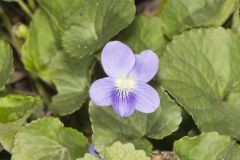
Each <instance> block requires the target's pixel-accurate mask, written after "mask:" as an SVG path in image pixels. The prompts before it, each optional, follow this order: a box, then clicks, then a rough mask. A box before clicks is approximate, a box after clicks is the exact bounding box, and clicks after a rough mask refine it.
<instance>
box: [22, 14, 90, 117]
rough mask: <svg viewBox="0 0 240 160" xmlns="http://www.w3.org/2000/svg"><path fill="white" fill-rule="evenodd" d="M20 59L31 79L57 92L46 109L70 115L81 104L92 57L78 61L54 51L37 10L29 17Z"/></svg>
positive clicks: (51, 37)
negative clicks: (45, 84) (28, 26)
mask: <svg viewBox="0 0 240 160" xmlns="http://www.w3.org/2000/svg"><path fill="white" fill-rule="evenodd" d="M22 60H23V63H24V65H25V67H26V68H27V70H28V71H29V72H30V73H31V74H32V76H38V77H40V78H41V79H43V80H45V81H46V82H48V83H49V84H53V85H55V87H56V89H57V92H58V93H57V95H55V96H54V97H53V99H52V104H51V105H50V107H49V109H50V111H51V112H53V113H54V114H60V115H66V114H70V113H72V112H74V111H76V110H78V109H79V108H80V107H81V106H82V104H83V103H84V102H85V99H86V97H87V95H88V87H89V72H91V69H90V67H91V65H92V64H93V56H89V57H86V58H84V59H81V60H79V59H76V58H71V57H69V56H68V55H67V54H66V53H65V52H63V51H62V50H61V48H60V49H58V48H57V44H56V39H55V37H54V33H53V30H52V29H51V26H50V24H49V22H48V18H47V17H46V15H45V14H44V13H43V12H42V11H41V10H38V11H37V12H36V14H35V15H34V17H33V22H32V24H31V27H30V34H29V36H28V38H27V43H26V44H25V46H24V47H23V57H22Z"/></svg>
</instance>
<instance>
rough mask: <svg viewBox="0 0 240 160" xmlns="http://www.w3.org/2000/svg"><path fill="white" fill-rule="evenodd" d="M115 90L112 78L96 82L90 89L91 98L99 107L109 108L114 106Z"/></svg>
mask: <svg viewBox="0 0 240 160" xmlns="http://www.w3.org/2000/svg"><path fill="white" fill-rule="evenodd" d="M113 90H114V86H113V80H112V79H111V78H110V77H106V78H102V79H99V80H96V81H95V82H93V84H92V85H91V87H90V91H89V92H90V98H91V100H92V101H93V103H94V104H96V105H98V106H109V105H111V104H112V98H111V97H112V92H113Z"/></svg>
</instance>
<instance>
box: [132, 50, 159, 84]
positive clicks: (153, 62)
mask: <svg viewBox="0 0 240 160" xmlns="http://www.w3.org/2000/svg"><path fill="white" fill-rule="evenodd" d="M158 65H159V61H158V56H157V55H156V54H155V53H154V52H153V51H151V50H145V51H143V52H141V53H140V54H139V55H137V56H136V63H135V65H134V68H133V70H132V71H131V72H130V74H129V76H133V77H135V78H136V79H137V80H139V81H142V82H149V81H150V80H151V79H152V78H153V77H154V76H155V75H156V74H157V71H158Z"/></svg>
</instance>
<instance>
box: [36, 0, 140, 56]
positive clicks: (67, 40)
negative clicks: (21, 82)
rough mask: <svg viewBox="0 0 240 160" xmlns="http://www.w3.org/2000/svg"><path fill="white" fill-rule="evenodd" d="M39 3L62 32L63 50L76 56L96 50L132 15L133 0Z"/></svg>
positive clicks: (130, 18) (124, 25)
mask: <svg viewBox="0 0 240 160" xmlns="http://www.w3.org/2000/svg"><path fill="white" fill-rule="evenodd" d="M40 4H41V6H42V8H43V9H44V10H45V11H46V12H47V13H48V15H49V17H50V18H51V19H52V22H53V23H55V26H56V27H55V28H59V29H58V31H59V32H62V33H63V34H64V36H63V46H64V48H65V51H66V52H67V53H68V54H69V55H70V56H74V57H77V58H81V57H84V56H87V55H90V54H92V53H94V52H95V51H97V50H98V49H99V48H100V47H102V46H103V45H104V44H105V43H106V42H107V41H109V40H110V39H111V38H112V37H114V36H115V35H117V34H118V33H119V32H120V31H121V30H122V29H124V28H125V27H127V26H128V25H129V24H130V23H131V22H132V21H133V18H134V16H135V5H134V1H133V0H121V1H118V0H112V1H109V0H88V1H85V0H70V1H69V0H57V1H56V2H55V1H54V2H49V1H48V0H42V1H40ZM63 34H62V35H63Z"/></svg>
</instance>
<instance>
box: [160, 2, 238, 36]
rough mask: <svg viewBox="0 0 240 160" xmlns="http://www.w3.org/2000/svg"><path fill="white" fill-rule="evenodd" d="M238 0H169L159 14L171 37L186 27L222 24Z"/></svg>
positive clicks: (166, 31)
mask: <svg viewBox="0 0 240 160" xmlns="http://www.w3.org/2000/svg"><path fill="white" fill-rule="evenodd" d="M238 3H239V1H238V0H177V1H176V0H168V1H166V3H164V4H163V7H162V10H161V12H160V14H159V16H160V17H161V19H162V21H163V30H164V33H166V35H167V36H168V37H169V38H172V37H173V36H174V35H175V34H178V33H181V32H183V31H184V30H186V29H189V28H193V27H201V26H220V25H222V24H223V23H224V22H225V21H226V20H227V18H228V17H229V16H230V15H231V14H232V13H233V11H234V10H235V8H236V6H237V4H238Z"/></svg>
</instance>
